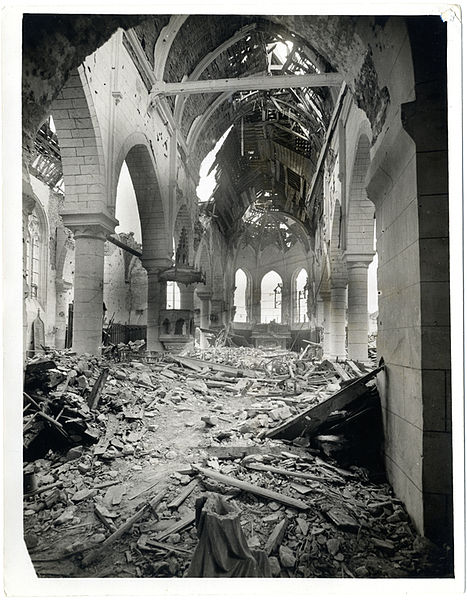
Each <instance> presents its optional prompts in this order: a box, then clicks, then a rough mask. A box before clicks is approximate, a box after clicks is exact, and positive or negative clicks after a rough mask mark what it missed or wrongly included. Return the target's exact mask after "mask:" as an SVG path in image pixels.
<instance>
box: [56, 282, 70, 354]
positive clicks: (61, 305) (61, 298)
mask: <svg viewBox="0 0 467 600" xmlns="http://www.w3.org/2000/svg"><path fill="white" fill-rule="evenodd" d="M71 287H72V286H71V284H70V283H68V282H66V281H63V279H56V280H55V292H56V303H55V348H57V350H63V348H65V337H66V316H67V313H68V304H67V291H68V290H69V289H70V288H71Z"/></svg>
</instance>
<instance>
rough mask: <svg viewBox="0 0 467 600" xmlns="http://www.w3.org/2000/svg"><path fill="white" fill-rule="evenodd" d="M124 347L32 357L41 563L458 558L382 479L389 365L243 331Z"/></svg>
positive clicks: (357, 573) (29, 456)
mask: <svg viewBox="0 0 467 600" xmlns="http://www.w3.org/2000/svg"><path fill="white" fill-rule="evenodd" d="M122 356H123V353H122V352H121V353H120V356H118V357H115V356H113V357H111V358H102V359H98V358H96V357H92V356H90V355H83V356H75V355H74V354H73V353H71V352H60V353H59V352H51V353H49V354H47V355H44V356H42V357H41V358H39V359H35V360H32V361H30V362H29V364H28V365H27V367H26V371H25V391H24V408H23V417H24V421H23V422H24V539H25V543H26V546H27V548H28V550H29V553H30V556H31V560H32V562H33V565H34V567H35V569H36V572H37V574H38V576H40V577H183V576H190V575H192V576H197V577H200V576H201V577H203V576H204V577H236V576H255V577H262V576H266V577H271V576H272V577H281V578H287V577H350V578H358V577H375V578H376V577H423V576H430V577H433V576H437V575H438V576H442V575H444V574H446V573H447V572H448V571H449V568H450V565H449V564H448V560H449V559H448V556H449V553H448V549H446V548H439V547H436V546H434V545H433V544H431V543H430V542H429V541H428V540H427V539H425V538H422V537H420V536H418V535H417V533H416V531H415V529H414V527H413V526H412V524H411V522H410V519H409V517H408V515H407V513H406V511H405V509H404V506H403V504H402V503H401V502H400V501H399V500H398V498H396V497H395V496H394V494H393V492H392V490H391V488H390V486H389V485H388V483H387V482H386V480H385V476H384V467H383V462H382V443H383V440H382V436H381V430H380V419H381V414H380V406H379V398H378V394H377V391H376V388H375V377H376V376H377V375H378V374H381V375H382V376H384V366H383V365H381V366H380V367H379V368H378V369H374V367H371V366H368V365H363V364H358V365H357V364H355V363H346V362H343V363H332V362H329V361H322V362H318V361H316V360H312V359H306V358H305V359H303V357H302V358H300V356H299V355H298V354H296V353H293V352H284V351H271V352H268V351H262V350H258V349H247V348H210V349H209V350H207V351H200V350H192V351H191V352H189V353H188V354H187V355H186V356H174V355H170V354H168V353H159V354H154V353H153V354H150V355H147V354H144V353H143V352H141V353H139V354H138V353H137V352H132V354H131V356H129V355H128V354H127V355H126V356H124V357H123V358H122ZM209 548H211V550H212V549H214V550H215V551H216V552H217V553H218V554H217V555H216V556H215V557H214V558H213V556H212V552H211V555H209V552H208V550H209ZM229 548H236V549H237V550H238V552H237V557H238V560H237V561H235V560H232V559H231V554H230V550H229ZM209 556H211V558H209ZM226 556H229V557H230V558H229V559H228V560H227V559H226V558H225V557H226ZM222 557H224V559H222Z"/></svg>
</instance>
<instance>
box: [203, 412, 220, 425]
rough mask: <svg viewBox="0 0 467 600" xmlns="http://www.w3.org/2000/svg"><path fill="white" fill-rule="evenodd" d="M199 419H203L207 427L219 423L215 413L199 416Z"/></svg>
mask: <svg viewBox="0 0 467 600" xmlns="http://www.w3.org/2000/svg"><path fill="white" fill-rule="evenodd" d="M201 421H204V423H205V424H206V425H207V426H208V427H215V426H216V425H217V424H218V423H219V419H218V418H217V417H216V416H215V415H209V416H207V417H201Z"/></svg>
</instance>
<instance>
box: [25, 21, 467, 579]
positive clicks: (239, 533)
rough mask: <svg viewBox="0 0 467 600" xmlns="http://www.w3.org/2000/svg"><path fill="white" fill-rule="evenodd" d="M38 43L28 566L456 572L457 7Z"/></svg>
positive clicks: (78, 570) (32, 166) (122, 28)
mask: <svg viewBox="0 0 467 600" xmlns="http://www.w3.org/2000/svg"><path fill="white" fill-rule="evenodd" d="M22 36H23V37H22V69H23V71H22V128H23V129H22V152H23V160H22V194H23V195H22V247H23V252H22V260H23V298H24V300H23V332H22V341H23V356H22V363H23V365H24V368H23V371H24V373H23V381H24V391H23V403H22V409H23V413H22V427H23V445H22V452H23V456H22V460H23V462H22V469H23V473H22V481H23V492H22V494H23V507H22V510H23V516H24V520H23V528H24V530H23V532H22V537H23V538H24V543H25V546H26V548H27V552H28V556H29V559H30V561H31V563H32V565H33V568H34V571H35V573H36V575H37V577H38V578H186V577H197V578H200V577H205V578H215V577H231V578H235V577H255V578H316V579H317V578H341V579H345V578H347V579H351V578H353V579H358V578H363V579H368V578H370V579H371V578H373V579H377V578H387V579H393V578H411V579H421V578H452V577H454V575H455V573H454V550H455V548H454V524H453V472H452V463H453V460H452V457H453V452H452V434H451V432H452V419H451V413H452V408H451V342H450V284H449V274H450V262H449V202H448V135H447V134H448V127H447V122H448V112H447V69H446V64H447V63H446V60H447V59H446V53H447V23H446V22H445V21H443V20H442V19H441V18H440V17H439V15H438V16H411V17H404V16H338V15H330V16H324V15H318V16H313V15H299V16H287V15H276V16H274V15H246V14H231V15H226V14H222V15H217V14H209V15H208V14H205V15H202V14H199V15H198V14H193V15H181V14H147V15H111V14H109V15H73V14H24V15H23V33H22ZM460 401H462V399H460Z"/></svg>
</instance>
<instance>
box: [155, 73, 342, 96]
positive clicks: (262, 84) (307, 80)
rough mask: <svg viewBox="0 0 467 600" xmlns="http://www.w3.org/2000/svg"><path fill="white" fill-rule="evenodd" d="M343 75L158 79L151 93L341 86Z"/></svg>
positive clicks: (204, 92)
mask: <svg viewBox="0 0 467 600" xmlns="http://www.w3.org/2000/svg"><path fill="white" fill-rule="evenodd" d="M342 82H343V78H342V75H341V74H340V73H322V74H320V75H317V74H311V75H309V74H307V75H250V76H249V77H235V78H231V79H202V80H197V81H184V82H178V83H166V82H164V81H157V82H156V83H155V84H154V86H153V88H152V90H151V95H152V96H175V95H178V94H217V93H221V92H231V93H233V92H239V91H249V90H278V89H281V88H296V87H335V86H337V87H340V86H341V85H342Z"/></svg>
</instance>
